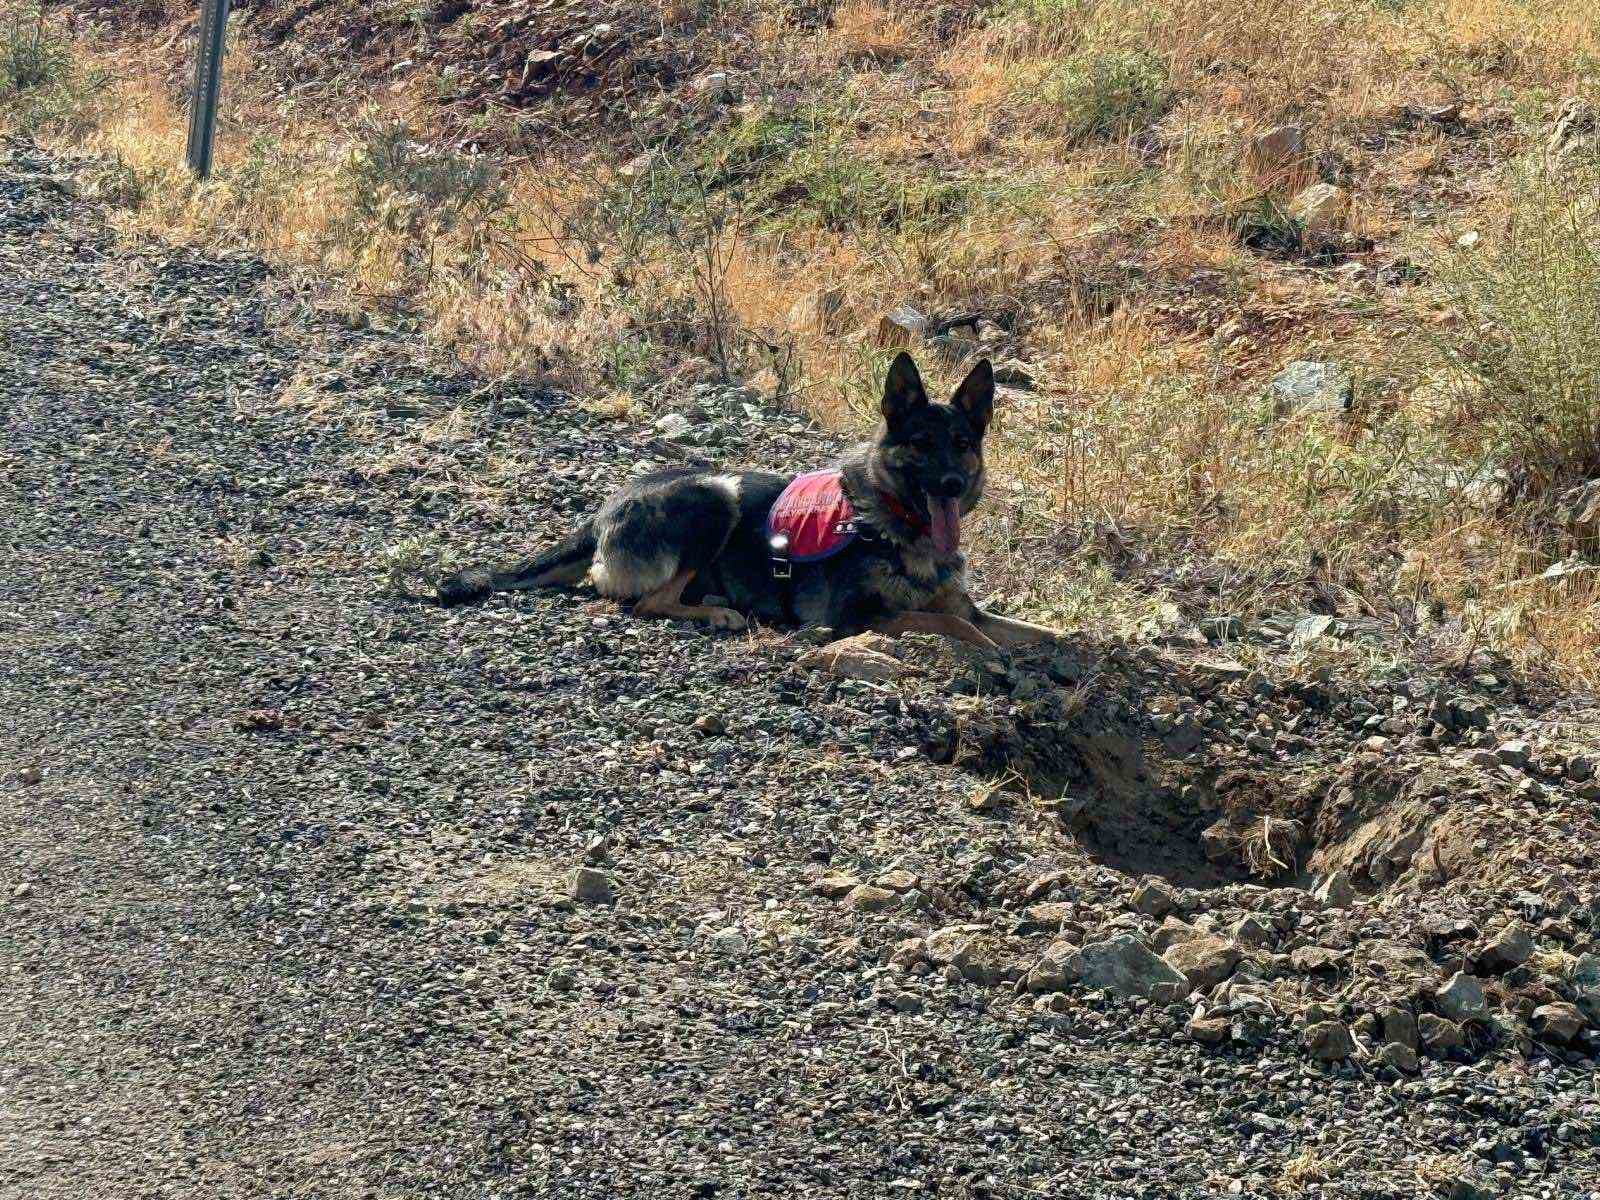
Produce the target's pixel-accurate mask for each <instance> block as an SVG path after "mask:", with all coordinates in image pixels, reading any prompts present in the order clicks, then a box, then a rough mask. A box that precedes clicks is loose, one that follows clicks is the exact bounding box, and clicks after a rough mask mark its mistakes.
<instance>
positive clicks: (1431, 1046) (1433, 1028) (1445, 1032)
mask: <svg viewBox="0 0 1600 1200" xmlns="http://www.w3.org/2000/svg"><path fill="white" fill-rule="evenodd" d="M1417 1035H1418V1039H1419V1040H1420V1041H1421V1042H1422V1045H1423V1047H1424V1048H1425V1049H1427V1050H1431V1051H1433V1053H1435V1054H1441V1053H1443V1052H1444V1051H1446V1050H1454V1049H1455V1048H1456V1047H1457V1046H1464V1045H1466V1044H1467V1037H1466V1034H1465V1033H1463V1032H1462V1030H1461V1026H1459V1025H1457V1024H1456V1023H1455V1022H1454V1021H1450V1020H1447V1019H1445V1018H1444V1017H1437V1016H1434V1014H1433V1013H1423V1014H1422V1016H1420V1017H1418V1018H1417Z"/></svg>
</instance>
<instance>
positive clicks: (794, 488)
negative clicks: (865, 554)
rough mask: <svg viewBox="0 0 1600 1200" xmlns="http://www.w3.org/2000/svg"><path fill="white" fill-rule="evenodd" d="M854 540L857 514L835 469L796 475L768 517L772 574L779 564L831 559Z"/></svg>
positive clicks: (768, 542) (785, 574) (784, 575)
mask: <svg viewBox="0 0 1600 1200" xmlns="http://www.w3.org/2000/svg"><path fill="white" fill-rule="evenodd" d="M855 539H856V512H855V509H853V508H851V507H850V500H849V498H848V497H847V496H846V495H845V494H844V485H843V483H842V482H841V480H840V478H839V472H838V469H837V468H828V469H826V470H822V471H808V472H806V473H805V474H804V475H796V476H795V477H794V478H793V479H791V480H790V481H789V486H788V487H786V488H784V489H783V494H782V495H780V496H779V497H778V499H777V501H776V502H775V503H774V504H773V506H772V509H771V511H770V512H768V513H767V544H768V545H769V546H771V547H772V559H773V572H774V574H778V568H779V565H780V564H783V565H784V566H787V564H788V563H790V562H818V561H820V560H821V559H824V558H831V557H832V556H833V555H835V554H837V553H839V551H841V550H843V549H844V548H845V547H846V546H848V545H849V544H850V543H851V542H853V541H855ZM787 574H788V572H787V570H785V571H784V572H783V574H782V575H780V578H783V577H786V576H787Z"/></svg>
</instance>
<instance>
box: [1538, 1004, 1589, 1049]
mask: <svg viewBox="0 0 1600 1200" xmlns="http://www.w3.org/2000/svg"><path fill="white" fill-rule="evenodd" d="M1533 1027H1534V1029H1535V1030H1536V1031H1537V1032H1538V1033H1539V1035H1540V1036H1541V1037H1547V1038H1550V1039H1551V1040H1553V1041H1557V1042H1570V1041H1572V1039H1573V1038H1575V1037H1577V1036H1578V1034H1580V1033H1581V1032H1583V1014H1582V1013H1581V1012H1579V1011H1578V1006H1577V1005H1576V1004H1568V1003H1567V1002H1566V1001H1565V1000H1559V1001H1556V1002H1555V1003H1553V1004H1541V1005H1540V1006H1539V1007H1538V1008H1536V1009H1534V1010H1533Z"/></svg>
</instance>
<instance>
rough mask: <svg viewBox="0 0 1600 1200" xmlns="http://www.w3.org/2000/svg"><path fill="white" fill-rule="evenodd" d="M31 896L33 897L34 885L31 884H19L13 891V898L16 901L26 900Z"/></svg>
mask: <svg viewBox="0 0 1600 1200" xmlns="http://www.w3.org/2000/svg"><path fill="white" fill-rule="evenodd" d="M31 895H33V884H31V883H19V884H17V886H16V887H14V888H12V889H11V897H12V899H14V900H26V899H27V898H28V897H29V896H31Z"/></svg>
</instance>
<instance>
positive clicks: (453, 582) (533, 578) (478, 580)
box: [438, 521, 595, 605]
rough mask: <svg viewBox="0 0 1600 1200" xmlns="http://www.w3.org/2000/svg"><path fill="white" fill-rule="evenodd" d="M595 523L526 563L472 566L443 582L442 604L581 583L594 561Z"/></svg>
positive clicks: (440, 583)
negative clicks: (502, 567)
mask: <svg viewBox="0 0 1600 1200" xmlns="http://www.w3.org/2000/svg"><path fill="white" fill-rule="evenodd" d="M594 550H595V533H594V522H593V521H585V522H584V523H583V524H582V525H580V526H578V528H577V529H575V530H574V531H573V532H572V534H571V535H570V536H568V538H567V539H566V540H565V541H564V542H561V543H560V544H559V545H556V546H552V547H551V548H550V549H548V550H546V551H545V552H544V553H543V554H538V555H535V556H534V557H533V558H530V559H528V560H527V561H526V562H522V563H518V564H517V565H516V566H513V567H507V568H505V569H504V570H500V571H496V570H493V569H491V568H488V567H470V568H468V569H467V570H465V571H458V572H456V573H455V574H454V575H447V576H445V577H444V578H443V579H441V580H440V581H439V589H438V600H439V603H440V604H444V605H453V604H473V603H476V602H477V601H479V600H482V599H483V598H484V597H486V596H488V595H489V593H490V592H517V591H526V590H528V589H529V588H541V587H552V586H558V585H561V584H572V583H580V582H582V580H583V577H584V576H585V575H587V574H588V573H589V566H590V564H591V563H592V562H593V561H594Z"/></svg>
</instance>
